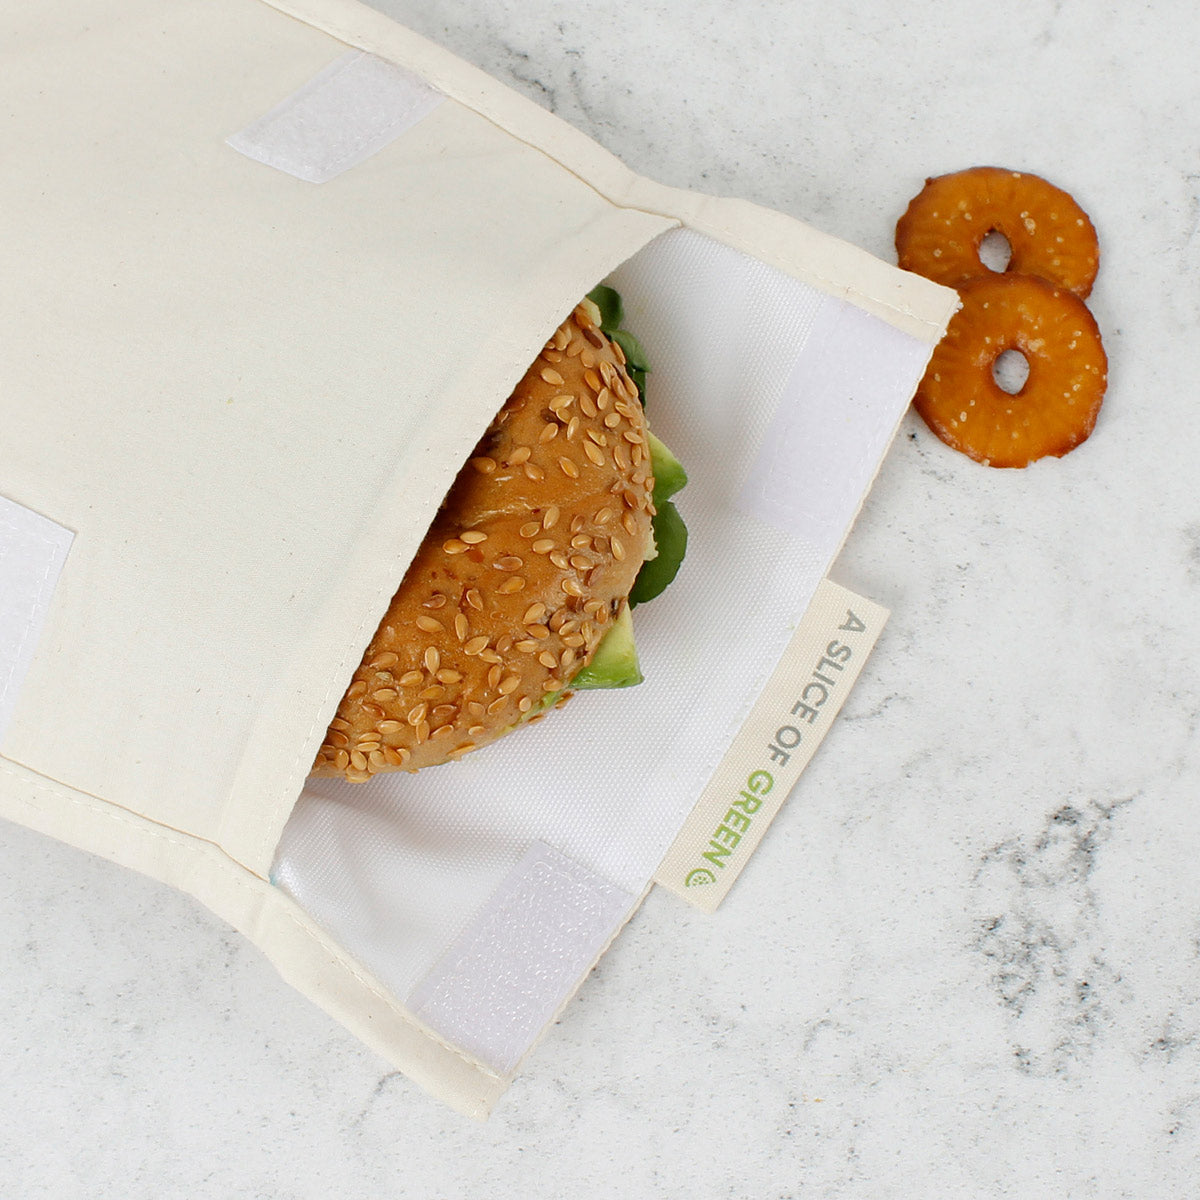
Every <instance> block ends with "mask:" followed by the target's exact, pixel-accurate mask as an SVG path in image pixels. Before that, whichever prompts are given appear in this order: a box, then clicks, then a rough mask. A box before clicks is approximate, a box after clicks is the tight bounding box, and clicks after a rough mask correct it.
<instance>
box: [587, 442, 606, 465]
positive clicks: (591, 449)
mask: <svg viewBox="0 0 1200 1200" xmlns="http://www.w3.org/2000/svg"><path fill="white" fill-rule="evenodd" d="M583 452H584V454H586V455H587V456H588V458H590V459H591V460H592V462H594V463H595V464H596V466H598V467H602V466H603V465H604V455H603V454H602V453H601V452H600V447H599V446H597V445H596V444H595V443H594V442H584V443H583Z"/></svg>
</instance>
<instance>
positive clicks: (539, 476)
mask: <svg viewBox="0 0 1200 1200" xmlns="http://www.w3.org/2000/svg"><path fill="white" fill-rule="evenodd" d="M521 469H522V470H523V471H524V472H525V478H526V479H531V480H533V482H534V483H541V482H542V480H543V479H545V478H546V472H545V471H543V470H542V468H541V467H539V466H538V465H537V463H531V462H527V463H526V464H525V465H524V466H523V467H522V468H521Z"/></svg>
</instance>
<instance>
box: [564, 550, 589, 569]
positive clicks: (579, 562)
mask: <svg viewBox="0 0 1200 1200" xmlns="http://www.w3.org/2000/svg"><path fill="white" fill-rule="evenodd" d="M568 561H569V562H570V564H571V566H573V567H574V568H575V570H577V571H586V570H588V569H589V568H590V567H591V566H592V560H591V559H590V558H588V557H587V555H586V554H572V555H571V557H570V559H568Z"/></svg>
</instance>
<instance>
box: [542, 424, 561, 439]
mask: <svg viewBox="0 0 1200 1200" xmlns="http://www.w3.org/2000/svg"><path fill="white" fill-rule="evenodd" d="M556 437H558V426H557V425H556V424H555V423H554V422H553V421H547V422H546V423H545V425H543V426H542V432H541V433H539V434H538V441H539V442H550V441H553V440H554V439H555V438H556Z"/></svg>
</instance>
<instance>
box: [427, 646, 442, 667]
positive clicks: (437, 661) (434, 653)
mask: <svg viewBox="0 0 1200 1200" xmlns="http://www.w3.org/2000/svg"><path fill="white" fill-rule="evenodd" d="M441 665H442V656H441V654H440V653H439V652H438V649H437V647H436V646H427V647H426V649H425V669H426V670H427V671H429V672H430V674H432V673H433V672H435V671H436V670H437V669H438V667H440V666H441Z"/></svg>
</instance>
